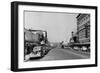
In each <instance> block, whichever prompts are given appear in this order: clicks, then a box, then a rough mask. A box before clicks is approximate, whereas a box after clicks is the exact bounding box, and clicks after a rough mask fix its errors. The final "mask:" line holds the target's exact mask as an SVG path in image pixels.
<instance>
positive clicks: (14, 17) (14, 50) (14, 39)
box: [11, 1, 98, 72]
mask: <svg viewBox="0 0 100 73" xmlns="http://www.w3.org/2000/svg"><path fill="white" fill-rule="evenodd" d="M19 5H33V6H48V7H63V8H66V7H67V8H83V9H94V10H95V64H86V65H85V64H84V65H74V66H73V65H72V66H52V67H39V68H18V6H19ZM97 34H98V31H97V6H84V5H68V4H51V3H36V2H19V1H14V2H11V71H15V72H16V71H33V70H50V69H65V68H81V67H96V66H97V58H98V56H97V51H98V50H97V46H98V44H97V40H98V37H97Z"/></svg>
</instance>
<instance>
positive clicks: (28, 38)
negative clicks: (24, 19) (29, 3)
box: [24, 29, 50, 61]
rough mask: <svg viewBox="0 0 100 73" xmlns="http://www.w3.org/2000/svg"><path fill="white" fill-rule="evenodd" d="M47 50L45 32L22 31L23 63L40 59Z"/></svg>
mask: <svg viewBox="0 0 100 73" xmlns="http://www.w3.org/2000/svg"><path fill="white" fill-rule="evenodd" d="M49 50H50V49H49V46H48V40H47V32H46V31H43V30H30V29H29V30H27V29H24V61H28V60H30V59H36V58H42V57H44V56H45V55H46V54H47V53H48V51H49Z"/></svg>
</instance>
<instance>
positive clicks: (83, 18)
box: [76, 14, 90, 43]
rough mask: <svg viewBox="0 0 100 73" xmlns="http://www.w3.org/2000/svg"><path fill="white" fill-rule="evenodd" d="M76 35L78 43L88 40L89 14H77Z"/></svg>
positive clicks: (87, 41)
mask: <svg viewBox="0 0 100 73" xmlns="http://www.w3.org/2000/svg"><path fill="white" fill-rule="evenodd" d="M76 18H77V35H78V39H79V42H80V43H89V42H90V14H78V16H77V17H76Z"/></svg>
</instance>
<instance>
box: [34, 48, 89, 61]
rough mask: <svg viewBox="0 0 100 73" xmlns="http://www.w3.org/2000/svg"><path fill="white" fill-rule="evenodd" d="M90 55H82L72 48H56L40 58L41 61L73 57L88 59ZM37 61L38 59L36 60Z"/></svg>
mask: <svg viewBox="0 0 100 73" xmlns="http://www.w3.org/2000/svg"><path fill="white" fill-rule="evenodd" d="M87 58H89V56H86V55H82V54H78V53H75V52H73V51H71V50H70V49H67V48H66V49H62V48H54V49H52V50H50V51H49V52H48V54H47V55H45V56H44V57H43V58H41V59H38V60H39V61H46V60H72V59H87ZM35 61H36V60H35Z"/></svg>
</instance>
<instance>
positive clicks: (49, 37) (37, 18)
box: [24, 11, 91, 61]
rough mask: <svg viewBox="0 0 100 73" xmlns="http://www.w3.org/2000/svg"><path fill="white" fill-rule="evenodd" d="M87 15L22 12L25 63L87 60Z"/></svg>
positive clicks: (88, 19)
mask: <svg viewBox="0 0 100 73" xmlns="http://www.w3.org/2000/svg"><path fill="white" fill-rule="evenodd" d="M90 28H91V27H90V14H85V13H84V14H83V13H67V12H66V13H63V12H61V13H60V12H58V13H57V12H36V11H24V61H48V60H49V61H50V60H73V59H89V58H90V54H91V47H90V41H91V40H90Z"/></svg>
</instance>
